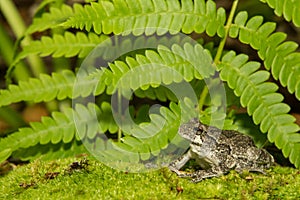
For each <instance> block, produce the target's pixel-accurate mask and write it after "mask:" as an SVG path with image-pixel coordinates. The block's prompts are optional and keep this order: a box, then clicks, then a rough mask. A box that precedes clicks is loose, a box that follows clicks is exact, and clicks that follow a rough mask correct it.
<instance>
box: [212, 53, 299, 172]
mask: <svg viewBox="0 0 300 200" xmlns="http://www.w3.org/2000/svg"><path fill="white" fill-rule="evenodd" d="M246 61H247V57H246V56H245V55H238V56H236V55H235V53H234V52H233V51H230V52H229V53H227V54H226V55H225V56H224V57H223V59H222V62H221V63H220V64H219V65H218V68H219V69H220V70H221V73H220V77H221V79H222V80H224V81H227V82H228V86H229V87H230V88H232V89H233V90H234V92H235V94H236V95H237V96H240V102H241V105H242V106H244V107H247V112H248V114H249V115H252V118H253V121H254V123H255V124H260V130H261V131H262V132H268V139H269V141H270V142H275V144H276V146H277V147H278V148H279V149H282V151H283V153H284V156H286V157H289V159H290V161H291V162H292V163H293V164H295V166H296V167H299V166H300V157H299V156H293V157H292V156H290V155H292V154H295V153H296V152H299V151H298V149H297V148H298V147H297V146H298V145H299V141H298V140H293V139H292V138H293V137H299V133H296V132H297V131H299V130H300V129H299V126H298V125H297V124H295V123H294V122H295V118H294V117H293V116H291V115H288V114H287V113H288V112H289V110H290V107H289V106H288V105H287V104H284V103H282V100H283V97H282V95H280V94H278V93H276V90H277V89H278V87H277V86H276V85H275V83H268V82H266V80H268V77H269V73H268V72H267V71H263V70H260V71H257V69H258V68H259V64H258V63H256V62H246ZM270 99H272V100H270Z"/></svg>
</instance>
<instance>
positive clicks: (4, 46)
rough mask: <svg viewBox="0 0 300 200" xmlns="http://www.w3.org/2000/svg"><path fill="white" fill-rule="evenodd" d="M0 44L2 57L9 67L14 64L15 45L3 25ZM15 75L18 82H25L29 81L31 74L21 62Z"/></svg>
mask: <svg viewBox="0 0 300 200" xmlns="http://www.w3.org/2000/svg"><path fill="white" fill-rule="evenodd" d="M0 44H1V45H0V55H1V56H2V58H3V60H4V61H5V63H6V65H7V66H9V65H11V64H12V62H13V56H14V44H13V41H12V38H10V37H9V35H8V34H7V32H6V30H5V29H4V27H3V26H2V25H0ZM13 75H14V78H15V80H16V81H20V80H24V81H25V80H28V79H29V77H30V72H29V71H28V69H27V66H26V65H25V64H24V63H23V62H20V63H18V64H17V67H16V70H15V71H14V73H13Z"/></svg>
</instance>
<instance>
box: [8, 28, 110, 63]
mask: <svg viewBox="0 0 300 200" xmlns="http://www.w3.org/2000/svg"><path fill="white" fill-rule="evenodd" d="M108 38H109V37H108V36H106V35H100V36H98V35H96V34H94V33H89V34H88V35H86V34H85V33H82V32H78V33H76V34H73V33H70V32H65V33H64V35H60V34H54V35H53V36H52V37H48V36H43V37H42V38H41V40H33V41H30V42H29V43H28V44H26V45H25V46H23V51H22V52H21V53H20V54H18V55H17V57H16V58H15V59H14V63H13V64H12V66H14V65H16V63H18V62H19V61H20V60H21V59H23V58H26V57H27V56H28V55H31V54H37V55H40V56H48V55H52V56H53V57H63V56H64V57H73V56H77V55H78V57H79V58H83V57H86V56H87V55H88V54H89V53H90V52H91V51H92V50H93V49H94V48H95V47H96V46H97V45H99V44H100V43H101V42H103V41H105V40H107V39H108Z"/></svg>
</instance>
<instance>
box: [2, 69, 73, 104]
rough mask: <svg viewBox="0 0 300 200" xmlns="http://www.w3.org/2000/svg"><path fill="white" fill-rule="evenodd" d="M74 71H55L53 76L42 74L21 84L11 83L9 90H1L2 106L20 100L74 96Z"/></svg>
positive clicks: (45, 99)
mask: <svg viewBox="0 0 300 200" xmlns="http://www.w3.org/2000/svg"><path fill="white" fill-rule="evenodd" d="M74 82H75V75H74V72H72V71H70V70H65V71H62V72H61V73H53V74H52V76H49V75H47V74H41V75H40V78H39V79H37V78H31V79H29V80H28V81H20V82H19V85H9V87H8V89H7V90H0V96H1V98H0V106H5V105H9V104H12V103H16V102H20V101H34V102H42V101H45V102H47V101H51V100H53V99H55V98H57V99H60V100H61V99H65V98H67V97H69V98H71V97H72V96H73V94H72V90H73V86H74Z"/></svg>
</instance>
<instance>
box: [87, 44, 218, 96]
mask: <svg viewBox="0 0 300 200" xmlns="http://www.w3.org/2000/svg"><path fill="white" fill-rule="evenodd" d="M109 67H110V70H108V69H105V70H97V71H96V72H95V73H93V74H92V75H91V77H93V78H92V79H97V80H99V83H98V85H97V86H96V89H95V92H94V94H95V95H98V94H100V93H102V92H103V90H104V89H105V87H104V86H103V83H106V84H107V93H108V94H113V93H114V92H115V91H116V89H121V90H120V91H121V92H122V94H123V95H124V96H126V97H128V94H130V90H137V89H138V88H141V89H142V90H147V89H148V88H149V87H150V86H151V87H154V88H156V87H158V86H159V85H161V84H165V85H169V84H170V83H172V82H175V83H179V82H181V81H182V80H183V79H184V80H185V81H187V82H189V81H191V80H192V79H194V78H196V79H203V78H208V77H209V76H211V75H213V74H214V73H215V69H214V67H213V65H212V58H211V56H210V54H209V52H208V51H206V50H204V49H203V47H202V46H201V45H200V44H196V45H195V46H193V45H191V44H189V43H186V44H184V48H182V47H180V46H179V45H177V44H175V45H173V46H172V47H171V49H169V48H167V47H165V46H162V45H160V46H159V47H158V53H157V52H154V51H152V50H147V51H146V52H145V56H143V55H137V56H136V59H134V58H132V57H127V58H126V62H122V61H116V62H114V63H113V64H110V65H109ZM145 71H147V74H145V73H144V72H145Z"/></svg>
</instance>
